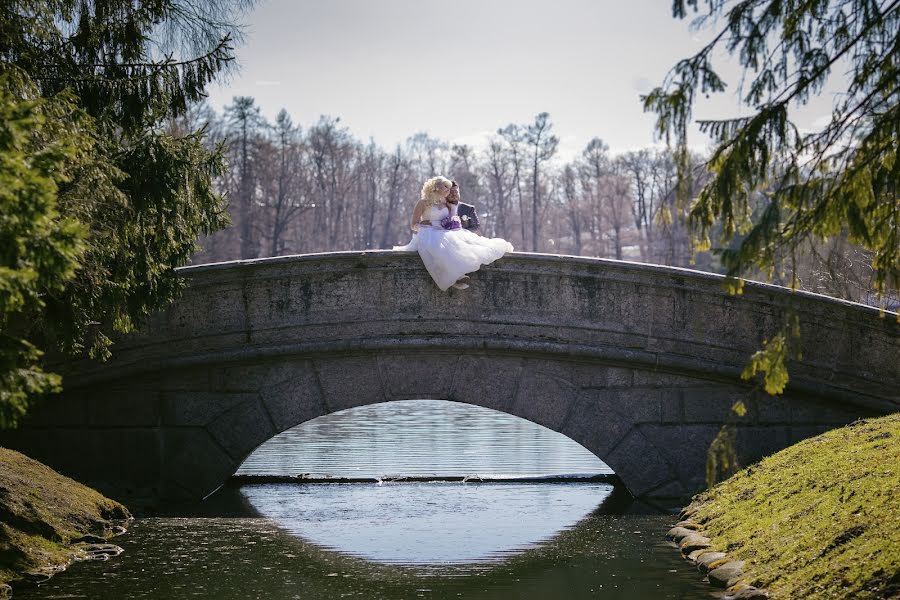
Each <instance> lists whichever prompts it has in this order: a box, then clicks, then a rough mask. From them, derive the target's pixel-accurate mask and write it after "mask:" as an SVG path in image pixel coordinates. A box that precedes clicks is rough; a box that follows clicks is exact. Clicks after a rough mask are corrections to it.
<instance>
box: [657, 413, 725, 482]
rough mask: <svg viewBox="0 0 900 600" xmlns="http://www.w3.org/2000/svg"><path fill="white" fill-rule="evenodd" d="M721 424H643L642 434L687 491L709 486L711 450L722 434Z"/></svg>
mask: <svg viewBox="0 0 900 600" xmlns="http://www.w3.org/2000/svg"><path fill="white" fill-rule="evenodd" d="M719 429H720V426H718V425H668V426H667V425H641V426H640V431H641V433H642V434H643V435H644V436H645V438H646V439H647V440H648V442H649V443H650V444H652V446H653V447H655V448H656V449H657V451H658V452H659V453H660V455H661V456H663V457H664V458H665V459H666V461H667V462H668V464H670V465H672V467H673V468H674V470H675V472H676V473H677V479H678V480H679V481H680V482H681V483H682V484H683V485H684V487H685V488H686V489H687V490H695V489H698V488H702V487H703V486H704V485H705V483H706V459H707V456H708V452H709V447H710V445H711V444H712V441H713V440H714V439H715V437H716V435H717V434H718V433H719Z"/></svg>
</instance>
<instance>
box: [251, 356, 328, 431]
mask: <svg viewBox="0 0 900 600" xmlns="http://www.w3.org/2000/svg"><path fill="white" fill-rule="evenodd" d="M280 375H281V376H282V377H283V378H279V379H277V380H275V382H273V383H271V384H268V385H261V386H260V387H259V395H260V397H261V398H262V401H263V404H265V406H266V409H267V410H268V412H269V415H270V416H271V417H272V423H273V424H274V426H275V430H276V432H281V431H284V430H285V429H290V428H291V427H294V426H295V425H299V424H300V423H305V422H306V421H309V420H310V419H315V418H316V417H320V416H322V415H324V414H325V412H326V411H325V399H324V398H323V397H322V391H321V389H320V388H319V381H318V378H317V376H316V372H315V369H314V368H313V364H312V362H311V361H293V362H291V363H290V364H288V365H286V366H285V368H284V369H282V370H280Z"/></svg>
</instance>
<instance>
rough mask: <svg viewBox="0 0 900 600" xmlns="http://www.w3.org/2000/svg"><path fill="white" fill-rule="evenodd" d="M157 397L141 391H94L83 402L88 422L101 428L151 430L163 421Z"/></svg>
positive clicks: (100, 389) (155, 393) (148, 391)
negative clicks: (143, 428) (148, 428)
mask: <svg viewBox="0 0 900 600" xmlns="http://www.w3.org/2000/svg"><path fill="white" fill-rule="evenodd" d="M159 397H160V394H159V392H156V391H151V390H146V389H140V388H138V389H129V388H127V387H126V388H118V389H103V388H94V389H93V390H91V392H90V393H89V396H88V398H87V400H86V404H87V410H88V414H89V417H88V419H89V422H90V424H91V425H95V426H103V427H153V426H156V425H158V424H159V422H160V419H161V417H162V415H161V411H160V400H159Z"/></svg>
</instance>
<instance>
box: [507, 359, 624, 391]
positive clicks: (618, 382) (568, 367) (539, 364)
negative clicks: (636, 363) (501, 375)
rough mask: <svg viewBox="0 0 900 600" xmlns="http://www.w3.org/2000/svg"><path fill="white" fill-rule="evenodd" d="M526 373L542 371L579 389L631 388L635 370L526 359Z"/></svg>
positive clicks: (581, 363)
mask: <svg viewBox="0 0 900 600" xmlns="http://www.w3.org/2000/svg"><path fill="white" fill-rule="evenodd" d="M522 368H523V370H524V371H526V372H528V371H540V372H542V373H544V374H546V375H551V376H553V377H557V378H559V379H563V380H565V381H568V382H569V383H571V384H572V385H573V386H575V387H577V388H597V389H613V388H631V387H632V373H633V370H632V369H629V368H627V367H617V366H612V365H605V364H598V363H592V362H588V361H569V360H549V359H546V358H540V359H534V358H531V359H525V361H524V362H523V365H522Z"/></svg>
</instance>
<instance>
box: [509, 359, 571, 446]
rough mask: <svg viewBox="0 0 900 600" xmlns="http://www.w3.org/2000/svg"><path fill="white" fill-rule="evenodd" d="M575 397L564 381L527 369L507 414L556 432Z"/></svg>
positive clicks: (566, 415) (567, 383)
mask: <svg viewBox="0 0 900 600" xmlns="http://www.w3.org/2000/svg"><path fill="white" fill-rule="evenodd" d="M577 394H578V392H577V390H576V389H575V387H574V386H572V384H571V383H569V382H568V381H566V380H565V379H561V378H559V377H553V376H552V375H547V374H545V373H541V372H540V371H536V370H532V369H528V370H526V371H524V372H523V374H522V377H521V381H520V382H519V389H518V393H517V394H516V399H515V402H514V403H513V406H512V408H511V409H510V411H509V412H511V413H512V414H514V415H516V416H518V417H522V418H523V419H527V420H528V421H531V422H532V423H537V424H538V425H543V426H544V427H547V428H548V429H552V430H553V431H559V430H560V428H561V427H562V426H563V424H564V423H565V421H566V418H567V417H568V415H569V411H571V409H572V404H573V402H574V401H575V398H576V396H577Z"/></svg>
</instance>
